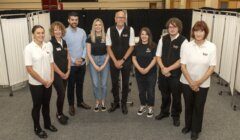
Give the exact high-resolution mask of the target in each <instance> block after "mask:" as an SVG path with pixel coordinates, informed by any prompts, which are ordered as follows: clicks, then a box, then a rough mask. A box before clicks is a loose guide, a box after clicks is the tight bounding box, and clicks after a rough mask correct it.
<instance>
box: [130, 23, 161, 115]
mask: <svg viewBox="0 0 240 140" xmlns="http://www.w3.org/2000/svg"><path fill="white" fill-rule="evenodd" d="M139 36H140V39H139V43H138V44H137V45H136V46H135V48H134V51H133V56H132V61H133V64H134V66H135V71H136V79H137V85H138V91H139V98H140V102H141V106H140V108H139V110H138V112H137V114H138V115H143V113H144V112H146V108H147V107H148V113H147V117H149V118H151V117H153V106H154V101H155V85H156V80H157V67H156V56H155V54H156V44H155V43H154V42H153V41H152V34H151V31H150V30H149V28H146V27H143V28H142V29H141V31H140V34H139Z"/></svg>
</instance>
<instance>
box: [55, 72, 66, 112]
mask: <svg viewBox="0 0 240 140" xmlns="http://www.w3.org/2000/svg"><path fill="white" fill-rule="evenodd" d="M53 85H54V87H55V89H56V91H57V112H58V115H62V114H63V104H64V98H65V91H66V86H67V80H64V79H62V78H61V77H60V76H59V75H58V74H57V73H54V81H53Z"/></svg>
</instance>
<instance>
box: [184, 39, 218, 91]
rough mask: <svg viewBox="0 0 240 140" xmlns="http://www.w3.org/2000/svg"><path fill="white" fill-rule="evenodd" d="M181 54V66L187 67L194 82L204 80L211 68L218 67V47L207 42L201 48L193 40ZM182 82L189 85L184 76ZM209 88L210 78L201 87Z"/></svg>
mask: <svg viewBox="0 0 240 140" xmlns="http://www.w3.org/2000/svg"><path fill="white" fill-rule="evenodd" d="M181 52H182V55H181V56H182V57H181V64H185V65H186V68H187V71H188V73H189V75H190V77H191V79H192V80H193V81H196V80H199V79H200V78H202V77H203V76H204V74H205V73H206V72H207V70H208V68H209V67H210V66H216V45H215V44H213V43H211V42H209V41H207V40H205V42H204V43H203V44H202V45H201V46H198V45H197V44H196V43H195V41H194V40H193V41H191V42H189V43H187V44H186V45H185V46H184V47H183V48H182V51H181ZM180 81H181V82H182V83H184V84H189V83H188V81H187V80H186V79H185V77H184V75H183V74H182V75H181V78H180ZM209 86H210V77H209V78H208V79H207V80H206V81H205V82H204V83H202V84H201V85H200V87H202V88H207V87H209Z"/></svg>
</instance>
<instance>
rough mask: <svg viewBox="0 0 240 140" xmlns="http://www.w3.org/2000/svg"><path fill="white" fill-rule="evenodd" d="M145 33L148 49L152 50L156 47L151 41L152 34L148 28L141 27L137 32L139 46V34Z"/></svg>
mask: <svg viewBox="0 0 240 140" xmlns="http://www.w3.org/2000/svg"><path fill="white" fill-rule="evenodd" d="M143 31H145V32H146V33H147V35H148V48H149V49H150V50H153V49H154V48H155V47H156V44H155V43H154V42H153V40H152V33H151V31H150V29H149V28H148V27H143V28H142V29H141V30H140V32H139V44H142V39H141V34H142V32H143Z"/></svg>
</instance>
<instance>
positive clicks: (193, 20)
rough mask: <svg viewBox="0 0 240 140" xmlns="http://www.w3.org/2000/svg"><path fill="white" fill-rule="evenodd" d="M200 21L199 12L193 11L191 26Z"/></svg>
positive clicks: (200, 14)
mask: <svg viewBox="0 0 240 140" xmlns="http://www.w3.org/2000/svg"><path fill="white" fill-rule="evenodd" d="M201 19H202V13H201V12H199V11H193V13H192V26H191V27H193V25H194V24H195V22H197V21H199V20H201Z"/></svg>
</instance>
